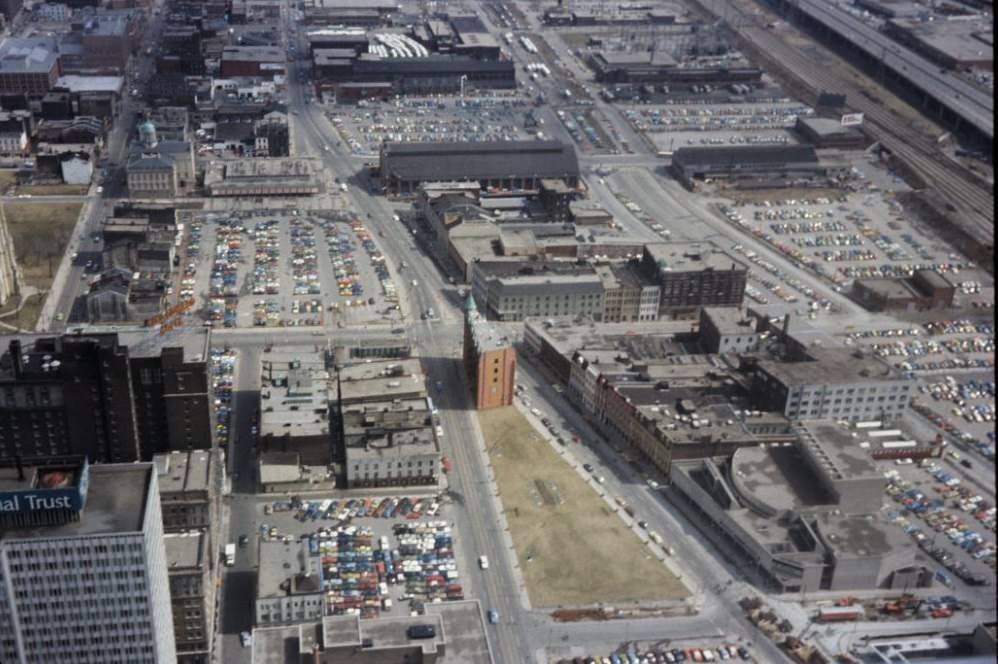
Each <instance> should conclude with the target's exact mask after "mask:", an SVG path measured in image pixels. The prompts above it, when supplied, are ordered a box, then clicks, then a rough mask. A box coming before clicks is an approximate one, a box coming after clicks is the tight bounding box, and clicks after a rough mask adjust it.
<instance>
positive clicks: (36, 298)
mask: <svg viewBox="0 0 998 664" xmlns="http://www.w3.org/2000/svg"><path fill="white" fill-rule="evenodd" d="M20 302H21V296H20V295H15V296H14V297H12V298H10V300H9V301H8V302H7V304H6V306H4V307H0V322H2V323H6V324H7V325H13V326H14V327H18V328H21V329H22V330H33V329H35V324H36V323H37V322H38V315H39V314H40V313H41V312H42V305H44V304H45V294H43V293H35V294H34V295H30V296H29V297H28V301H27V302H25V304H24V306H23V307H21V308H20V309H19V310H18V311H17V313H8V312H13V311H14V310H15V309H17V306H18V304H20ZM0 333H6V332H5V331H4V330H2V329H0Z"/></svg>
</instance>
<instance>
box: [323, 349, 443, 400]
mask: <svg viewBox="0 0 998 664" xmlns="http://www.w3.org/2000/svg"><path fill="white" fill-rule="evenodd" d="M337 382H338V386H334V388H333V392H334V394H333V396H332V397H331V398H334V399H335V398H336V393H337V390H338V394H339V395H340V396H341V397H342V399H343V401H344V402H349V401H371V400H375V401H383V400H386V399H387V400H391V399H394V398H398V399H402V398H413V397H419V396H426V378H425V376H424V375H423V370H422V366H421V365H420V362H419V360H418V359H405V360H401V359H398V360H389V361H382V362H370V363H362V364H351V365H347V366H344V367H342V368H341V369H340V370H339V380H338V381H337Z"/></svg>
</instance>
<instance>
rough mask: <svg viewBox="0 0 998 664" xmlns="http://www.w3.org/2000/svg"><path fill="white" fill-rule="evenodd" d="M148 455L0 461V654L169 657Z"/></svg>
mask: <svg viewBox="0 0 998 664" xmlns="http://www.w3.org/2000/svg"><path fill="white" fill-rule="evenodd" d="M156 478H157V476H156V472H155V471H154V470H153V467H152V464H148V463H139V464H121V465H99V466H89V465H88V464H87V463H86V462H84V463H82V464H79V465H51V466H37V467H29V468H24V467H17V468H6V469H2V470H0V661H2V662H4V663H5V664H7V663H9V662H10V663H13V662H17V663H19V664H43V663H46V664H47V663H49V662H62V661H72V662H74V663H75V664H113V663H116V662H121V663H126V662H127V663H128V664H140V663H141V664H176V661H177V655H176V651H175V646H174V635H173V617H172V614H171V610H170V588H169V583H168V579H167V564H166V553H165V548H164V544H163V522H162V516H161V514H160V505H159V489H158V485H157V479H156Z"/></svg>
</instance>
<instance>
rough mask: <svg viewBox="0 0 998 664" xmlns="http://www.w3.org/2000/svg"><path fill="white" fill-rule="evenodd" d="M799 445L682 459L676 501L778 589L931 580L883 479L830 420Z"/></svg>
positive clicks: (673, 492) (804, 433) (676, 469)
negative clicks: (888, 505) (886, 503)
mask: <svg viewBox="0 0 998 664" xmlns="http://www.w3.org/2000/svg"><path fill="white" fill-rule="evenodd" d="M796 433H797V435H798V442H797V443H796V444H794V445H779V446H776V445H771V446H758V447H744V448H741V449H739V450H737V451H736V452H735V453H734V454H731V455H730V456H726V457H725V458H713V459H702V460H696V461H685V462H677V463H675V464H674V465H673V467H672V474H671V479H672V484H671V487H670V488H669V490H668V496H669V498H670V500H671V501H672V502H673V503H674V504H675V505H676V506H677V507H679V508H680V510H681V511H683V512H684V513H685V514H686V515H687V516H688V517H689V518H690V520H691V522H692V523H695V524H697V525H698V527H699V528H700V529H701V531H702V532H703V533H704V535H705V536H707V537H708V538H709V539H710V540H712V541H714V542H715V544H717V545H718V546H720V547H722V549H723V550H725V551H730V552H732V553H733V555H735V556H737V557H739V558H741V559H743V560H745V561H746V562H747V563H748V564H750V565H751V566H753V567H754V568H755V570H756V571H757V572H758V573H759V574H760V575H761V576H762V577H763V578H764V579H765V581H766V582H767V586H768V589H770V590H772V591H774V592H778V593H813V592H819V591H839V592H841V591H850V590H875V589H890V590H902V589H907V588H917V587H925V586H929V585H931V582H932V573H931V571H929V570H926V569H925V568H924V567H922V566H920V565H919V564H918V563H917V559H916V554H917V547H916V546H915V544H914V542H913V541H912V540H911V538H910V537H908V536H907V535H906V534H905V533H903V532H902V531H901V530H900V529H898V528H897V527H896V526H894V525H892V524H890V523H889V522H888V521H887V519H886V518H885V516H884V514H883V512H881V511H880V507H881V504H882V502H883V494H884V483H885V480H884V477H883V475H882V474H881V473H880V471H879V469H878V468H877V467H876V465H875V464H874V463H873V462H872V460H871V459H870V458H869V456H868V455H867V453H866V450H863V449H860V448H859V446H858V445H856V444H855V441H854V440H852V438H851V437H850V436H849V435H848V432H844V431H843V430H842V428H841V427H839V426H838V425H836V424H835V423H834V422H831V421H821V422H810V423H808V424H807V426H803V427H800V428H799V429H798V430H797V432H796Z"/></svg>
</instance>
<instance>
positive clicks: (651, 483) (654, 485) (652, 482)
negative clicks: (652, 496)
mask: <svg viewBox="0 0 998 664" xmlns="http://www.w3.org/2000/svg"><path fill="white" fill-rule="evenodd" d="M648 486H649V487H651V488H652V489H657V488H658V487H659V483H658V482H656V481H655V480H651V479H650V480H648Z"/></svg>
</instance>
